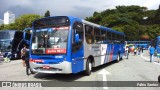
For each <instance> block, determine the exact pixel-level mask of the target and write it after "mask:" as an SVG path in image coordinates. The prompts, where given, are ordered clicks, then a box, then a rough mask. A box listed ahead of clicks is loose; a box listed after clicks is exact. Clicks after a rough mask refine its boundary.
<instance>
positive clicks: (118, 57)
mask: <svg viewBox="0 0 160 90" xmlns="http://www.w3.org/2000/svg"><path fill="white" fill-rule="evenodd" d="M119 61H120V55H119V54H118V56H117V63H118V62H119Z"/></svg>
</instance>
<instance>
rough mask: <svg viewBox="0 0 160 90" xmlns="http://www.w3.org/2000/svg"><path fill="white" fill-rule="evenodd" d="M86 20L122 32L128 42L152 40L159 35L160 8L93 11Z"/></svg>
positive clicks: (127, 7)
mask: <svg viewBox="0 0 160 90" xmlns="http://www.w3.org/2000/svg"><path fill="white" fill-rule="evenodd" d="M143 17H148V18H147V19H146V20H144V19H143ZM86 20H87V21H90V22H93V23H97V24H100V25H102V26H106V27H109V28H113V29H114V30H117V31H121V32H124V33H125V34H126V37H127V39H128V40H147V39H154V38H155V36H157V35H160V25H159V24H160V6H159V9H158V10H147V8H146V7H141V6H135V5H132V6H116V9H106V10H105V11H102V12H96V11H95V12H94V13H93V15H92V16H91V17H87V18H86Z"/></svg>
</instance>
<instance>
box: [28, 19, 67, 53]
mask: <svg viewBox="0 0 160 90" xmlns="http://www.w3.org/2000/svg"><path fill="white" fill-rule="evenodd" d="M56 22H57V23H56ZM69 25H70V24H69V19H68V18H67V17H62V16H60V17H56V18H54V17H50V18H45V19H40V20H37V21H35V22H34V27H33V36H32V40H31V54H32V55H56V54H66V53H67V44H68V35H69V29H70V27H69Z"/></svg>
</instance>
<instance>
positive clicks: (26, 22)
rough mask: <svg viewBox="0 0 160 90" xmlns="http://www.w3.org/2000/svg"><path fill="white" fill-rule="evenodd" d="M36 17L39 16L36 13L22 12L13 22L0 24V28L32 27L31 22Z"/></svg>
mask: <svg viewBox="0 0 160 90" xmlns="http://www.w3.org/2000/svg"><path fill="white" fill-rule="evenodd" d="M38 18H40V16H39V15H36V14H24V15H22V16H20V17H18V18H16V20H15V23H11V24H8V25H4V24H2V25H0V30H7V29H10V30H23V29H25V28H27V27H32V26H31V24H32V22H33V21H34V20H36V19H38Z"/></svg>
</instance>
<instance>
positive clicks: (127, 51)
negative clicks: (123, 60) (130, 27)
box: [126, 46, 129, 59]
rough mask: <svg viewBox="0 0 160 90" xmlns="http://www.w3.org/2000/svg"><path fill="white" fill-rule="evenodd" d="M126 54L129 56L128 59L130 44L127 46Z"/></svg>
mask: <svg viewBox="0 0 160 90" xmlns="http://www.w3.org/2000/svg"><path fill="white" fill-rule="evenodd" d="M126 56H127V59H128V56H129V48H128V46H126Z"/></svg>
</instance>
